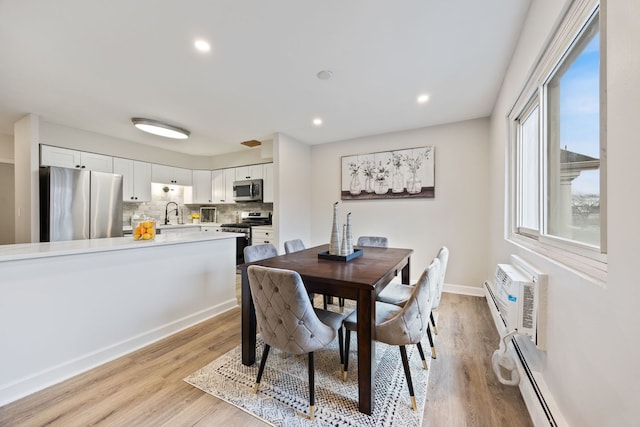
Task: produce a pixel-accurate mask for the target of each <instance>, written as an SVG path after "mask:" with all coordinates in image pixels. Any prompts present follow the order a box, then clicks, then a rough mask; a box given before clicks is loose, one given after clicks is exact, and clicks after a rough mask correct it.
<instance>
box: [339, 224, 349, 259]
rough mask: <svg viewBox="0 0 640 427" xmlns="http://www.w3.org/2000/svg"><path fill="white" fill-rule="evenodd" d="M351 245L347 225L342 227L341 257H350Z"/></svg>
mask: <svg viewBox="0 0 640 427" xmlns="http://www.w3.org/2000/svg"><path fill="white" fill-rule="evenodd" d="M348 251H349V243H348V242H347V224H344V225H343V226H342V245H340V256H347V255H349V252H348Z"/></svg>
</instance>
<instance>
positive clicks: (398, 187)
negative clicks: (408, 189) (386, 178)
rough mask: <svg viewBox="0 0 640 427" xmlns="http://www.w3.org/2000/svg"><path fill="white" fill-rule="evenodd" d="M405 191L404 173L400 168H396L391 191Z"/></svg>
mask: <svg viewBox="0 0 640 427" xmlns="http://www.w3.org/2000/svg"><path fill="white" fill-rule="evenodd" d="M403 191H404V175H402V172H400V169H396V171H395V172H394V173H393V178H392V180H391V192H392V193H402V192H403Z"/></svg>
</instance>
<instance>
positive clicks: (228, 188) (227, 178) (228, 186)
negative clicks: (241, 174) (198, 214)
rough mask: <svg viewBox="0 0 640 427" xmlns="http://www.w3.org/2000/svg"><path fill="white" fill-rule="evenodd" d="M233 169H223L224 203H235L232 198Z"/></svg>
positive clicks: (234, 172)
mask: <svg viewBox="0 0 640 427" xmlns="http://www.w3.org/2000/svg"><path fill="white" fill-rule="evenodd" d="M235 176H236V171H235V169H224V194H225V196H224V197H225V199H226V202H225V203H235V201H234V200H233V182H234V181H235V179H234V178H235Z"/></svg>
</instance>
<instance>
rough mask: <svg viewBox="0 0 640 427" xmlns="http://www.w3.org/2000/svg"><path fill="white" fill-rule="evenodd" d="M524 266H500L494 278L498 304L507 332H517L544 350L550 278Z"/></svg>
mask: <svg viewBox="0 0 640 427" xmlns="http://www.w3.org/2000/svg"><path fill="white" fill-rule="evenodd" d="M513 258H515V261H516V262H517V263H518V264H520V265H515V263H514V265H512V264H498V266H497V267H496V274H495V278H494V292H495V302H496V305H497V306H498V310H499V312H500V317H502V320H503V321H504V323H505V325H506V330H507V332H510V331H513V330H517V331H518V333H520V334H523V335H527V336H528V337H529V338H531V340H532V341H533V342H534V343H535V345H536V346H537V347H538V348H539V349H542V350H544V349H545V344H546V342H545V341H546V339H545V338H546V334H545V329H546V299H547V298H546V275H542V274H538V273H537V272H536V271H535V270H533V269H530V268H527V265H526V264H524V262H522V261H521V260H520V259H518V258H516V257H513Z"/></svg>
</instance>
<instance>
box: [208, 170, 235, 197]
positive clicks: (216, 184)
mask: <svg viewBox="0 0 640 427" xmlns="http://www.w3.org/2000/svg"><path fill="white" fill-rule="evenodd" d="M235 177H236V175H235V169H234V168H230V169H217V170H214V171H212V172H211V181H212V185H213V203H218V204H228V203H235V202H234V201H233V181H235Z"/></svg>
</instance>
